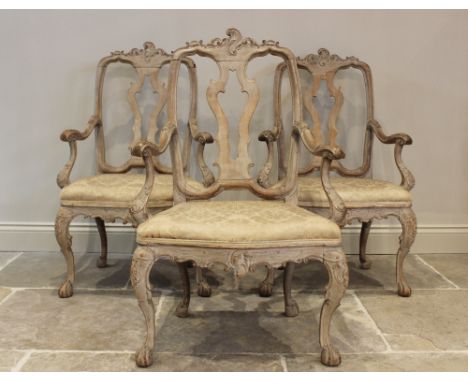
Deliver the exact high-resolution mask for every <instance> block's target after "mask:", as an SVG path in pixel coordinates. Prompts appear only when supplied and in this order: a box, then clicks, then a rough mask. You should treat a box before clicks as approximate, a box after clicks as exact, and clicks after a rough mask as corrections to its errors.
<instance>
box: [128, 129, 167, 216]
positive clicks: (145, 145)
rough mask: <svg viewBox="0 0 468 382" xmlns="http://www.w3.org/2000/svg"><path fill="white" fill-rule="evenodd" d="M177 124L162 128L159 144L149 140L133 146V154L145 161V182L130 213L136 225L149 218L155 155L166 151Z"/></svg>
mask: <svg viewBox="0 0 468 382" xmlns="http://www.w3.org/2000/svg"><path fill="white" fill-rule="evenodd" d="M175 131H176V130H175V126H172V125H167V126H165V127H164V128H163V129H162V130H161V135H160V139H159V144H155V143H151V142H148V141H139V142H137V143H136V144H135V145H133V147H132V150H131V151H132V155H134V156H138V157H142V158H143V161H144V162H145V172H146V177H145V183H144V185H143V188H142V189H141V191H140V192H139V193H138V195H137V197H136V199H135V202H134V204H133V206H132V207H131V208H130V215H131V216H132V217H133V221H134V224H135V225H138V224H141V223H143V222H144V221H145V220H146V219H148V210H147V203H148V199H149V197H150V195H151V192H152V191H153V186H154V176H155V170H154V165H153V156H158V155H161V154H162V153H164V152H165V151H166V149H167V147H168V146H169V143H170V141H171V138H172V135H173V134H174V132H175Z"/></svg>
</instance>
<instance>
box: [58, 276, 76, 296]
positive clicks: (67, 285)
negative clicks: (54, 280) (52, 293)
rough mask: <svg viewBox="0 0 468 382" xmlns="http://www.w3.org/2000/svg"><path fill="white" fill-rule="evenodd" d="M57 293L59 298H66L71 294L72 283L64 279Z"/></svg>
mask: <svg viewBox="0 0 468 382" xmlns="http://www.w3.org/2000/svg"><path fill="white" fill-rule="evenodd" d="M58 295H59V297H60V298H68V297H71V296H73V284H72V283H71V281H70V280H66V281H65V282H64V283H63V284H62V285H61V286H60V288H59V290H58Z"/></svg>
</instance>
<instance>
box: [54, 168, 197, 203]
mask: <svg viewBox="0 0 468 382" xmlns="http://www.w3.org/2000/svg"><path fill="white" fill-rule="evenodd" d="M144 182H145V175H143V174H101V175H96V176H91V177H88V178H83V179H80V180H78V181H76V182H73V183H71V184H70V185H68V186H66V187H65V188H64V189H63V190H62V192H61V194H60V199H61V204H62V205H63V206H81V207H130V206H131V205H132V203H133V202H134V200H135V198H136V196H137V195H138V193H139V192H140V191H141V189H142V187H143V184H144ZM189 183H190V184H191V185H192V186H193V187H203V186H202V185H201V184H200V183H198V182H196V181H194V180H189ZM172 194H173V189H172V175H167V174H163V175H162V174H158V175H156V177H155V182H154V187H153V190H152V192H151V196H150V199H149V201H148V207H150V208H156V207H171V206H172Z"/></svg>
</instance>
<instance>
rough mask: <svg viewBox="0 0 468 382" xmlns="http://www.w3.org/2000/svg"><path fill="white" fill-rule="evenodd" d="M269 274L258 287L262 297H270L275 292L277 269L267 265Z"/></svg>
mask: <svg viewBox="0 0 468 382" xmlns="http://www.w3.org/2000/svg"><path fill="white" fill-rule="evenodd" d="M266 268H267V275H266V277H265V280H263V281H262V282H261V283H260V286H259V287H258V294H259V295H260V297H270V296H271V295H272V294H273V283H274V282H275V276H276V269H275V268H272V267H269V266H267V267H266Z"/></svg>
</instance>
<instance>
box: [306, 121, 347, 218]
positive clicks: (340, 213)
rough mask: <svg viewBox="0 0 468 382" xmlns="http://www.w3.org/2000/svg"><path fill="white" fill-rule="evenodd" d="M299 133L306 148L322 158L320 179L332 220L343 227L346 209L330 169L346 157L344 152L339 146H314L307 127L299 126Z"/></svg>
mask: <svg viewBox="0 0 468 382" xmlns="http://www.w3.org/2000/svg"><path fill="white" fill-rule="evenodd" d="M297 131H298V133H299V135H300V137H301V139H302V142H303V143H304V146H305V147H306V148H307V150H309V151H310V152H311V153H312V154H313V155H317V156H320V157H322V165H321V168H320V177H321V180H322V186H323V189H324V190H325V194H326V195H327V198H328V202H329V204H330V217H329V218H330V219H331V220H333V221H334V222H335V223H336V224H338V225H340V226H343V225H344V223H345V221H344V218H345V216H346V207H345V204H344V202H343V199H341V197H340V195H338V193H337V192H336V191H335V189H334V188H333V186H332V184H331V181H330V167H331V163H332V161H333V160H337V159H342V158H344V157H345V154H344V152H343V150H341V148H340V147H338V146H329V145H314V141H313V137H312V134H311V132H310V130H309V129H308V128H307V127H306V126H305V125H299V126H298V128H297Z"/></svg>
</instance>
